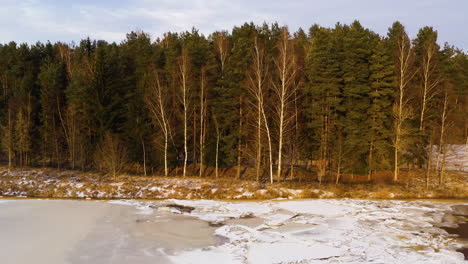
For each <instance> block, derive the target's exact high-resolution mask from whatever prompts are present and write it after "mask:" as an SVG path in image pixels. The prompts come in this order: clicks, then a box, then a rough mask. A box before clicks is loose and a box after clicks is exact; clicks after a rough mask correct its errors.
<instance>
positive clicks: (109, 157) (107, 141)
mask: <svg viewBox="0 0 468 264" xmlns="http://www.w3.org/2000/svg"><path fill="white" fill-rule="evenodd" d="M94 161H95V163H96V165H97V166H98V167H99V168H100V169H101V170H102V171H105V172H107V173H110V174H112V176H113V177H114V180H115V179H116V177H117V174H118V173H119V172H120V171H122V169H123V168H124V167H125V164H126V163H127V161H128V153H127V149H126V147H125V144H124V142H122V141H121V140H120V138H119V137H117V136H116V135H114V134H111V133H107V134H106V135H105V136H104V140H103V141H102V142H101V144H99V145H98V147H97V149H96V152H95V153H94Z"/></svg>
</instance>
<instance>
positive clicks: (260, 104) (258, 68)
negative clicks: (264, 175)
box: [248, 35, 273, 183]
mask: <svg viewBox="0 0 468 264" xmlns="http://www.w3.org/2000/svg"><path fill="white" fill-rule="evenodd" d="M265 53H266V52H265V47H264V44H263V43H260V41H259V37H258V35H256V36H254V42H253V53H252V62H253V63H252V67H251V70H250V72H249V75H248V81H249V86H248V88H249V92H250V94H251V95H252V96H253V98H254V103H253V104H254V105H255V110H256V112H257V113H256V122H255V123H256V157H255V172H256V179H257V181H259V180H260V172H261V161H262V134H263V133H262V127H263V126H265V130H266V134H267V141H268V142H267V143H268V158H269V175H270V182H271V183H273V153H272V152H273V151H272V142H271V135H270V127H269V125H268V119H267V118H266V114H265V99H264V96H265V95H264V94H265V85H266V81H267V78H268V77H267V76H268V63H267V62H266V54H265Z"/></svg>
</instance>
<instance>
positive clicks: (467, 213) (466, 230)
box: [444, 205, 468, 260]
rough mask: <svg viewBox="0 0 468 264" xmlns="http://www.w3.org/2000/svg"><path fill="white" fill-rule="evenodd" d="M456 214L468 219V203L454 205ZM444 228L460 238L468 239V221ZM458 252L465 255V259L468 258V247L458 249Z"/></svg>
mask: <svg viewBox="0 0 468 264" xmlns="http://www.w3.org/2000/svg"><path fill="white" fill-rule="evenodd" d="M452 209H453V211H454V215H457V216H462V217H465V219H468V205H456V206H453V207H452ZM444 229H445V230H446V231H447V232H449V233H450V234H455V235H457V236H458V237H459V238H460V239H462V240H464V241H468V222H462V223H458V227H456V228H451V227H444ZM457 251H458V252H461V253H463V255H465V260H468V248H462V249H459V250H457Z"/></svg>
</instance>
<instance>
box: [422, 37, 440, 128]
mask: <svg viewBox="0 0 468 264" xmlns="http://www.w3.org/2000/svg"><path fill="white" fill-rule="evenodd" d="M422 45H423V47H422V54H421V56H422V58H421V66H420V74H421V77H422V78H421V80H422V102H421V114H420V121H419V130H421V131H423V130H424V121H425V119H426V112H427V109H428V106H429V105H430V103H431V101H432V99H433V98H434V96H435V95H436V88H437V86H438V85H439V83H440V78H439V76H437V62H436V56H437V53H438V52H439V46H438V45H437V43H436V33H435V32H431V33H430V35H429V37H428V39H427V40H425V41H424V42H423V43H422Z"/></svg>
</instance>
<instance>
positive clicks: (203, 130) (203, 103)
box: [199, 68, 208, 177]
mask: <svg viewBox="0 0 468 264" xmlns="http://www.w3.org/2000/svg"><path fill="white" fill-rule="evenodd" d="M206 82H207V81H206V68H202V70H201V81H200V171H199V176H200V177H201V176H202V175H203V154H204V153H203V151H204V149H205V134H206V120H205V116H206V113H207V111H206V109H207V103H208V101H207V98H208V97H207V96H206V91H205V90H206Z"/></svg>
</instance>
